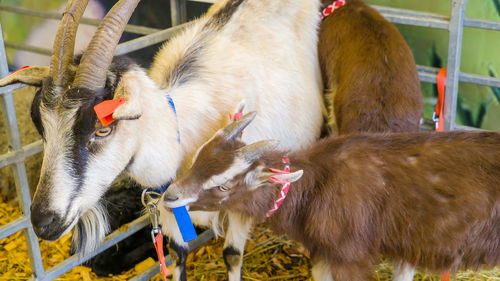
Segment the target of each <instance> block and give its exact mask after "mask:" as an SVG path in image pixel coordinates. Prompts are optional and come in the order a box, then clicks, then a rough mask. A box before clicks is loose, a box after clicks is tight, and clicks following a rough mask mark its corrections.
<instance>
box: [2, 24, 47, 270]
mask: <svg viewBox="0 0 500 281" xmlns="http://www.w3.org/2000/svg"><path fill="white" fill-rule="evenodd" d="M7 75H9V69H8V66H7V56H6V53H5V47H4V44H3V32H2V26H1V25H0V77H5V76H7ZM0 107H1V109H2V113H3V115H4V120H5V122H6V129H7V130H6V131H7V137H8V141H9V150H19V149H21V147H22V145H21V136H20V133H19V128H18V126H17V117H16V109H15V107H14V98H13V96H12V93H11V92H10V93H6V94H4V95H1V96H0ZM12 172H13V173H14V181H15V185H16V193H17V198H19V207H20V208H21V211H22V212H23V216H24V217H25V218H29V217H30V212H31V210H30V205H31V196H30V188H29V184H28V176H27V175H26V166H25V165H24V162H18V163H15V164H14V166H13V169H12ZM27 221H28V223H29V226H30V227H28V228H25V229H24V235H25V238H26V242H27V244H28V252H29V256H30V263H31V268H32V269H33V272H34V275H35V276H37V277H41V276H44V273H45V272H44V269H43V261H42V256H41V253H40V245H39V244H38V238H37V237H36V235H35V232H34V231H33V228H32V227H31V223H30V222H29V220H27Z"/></svg>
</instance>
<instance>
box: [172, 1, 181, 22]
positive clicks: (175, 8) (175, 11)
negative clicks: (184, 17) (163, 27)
mask: <svg viewBox="0 0 500 281" xmlns="http://www.w3.org/2000/svg"><path fill="white" fill-rule="evenodd" d="M170 18H171V19H172V26H176V25H179V24H180V23H181V14H180V5H179V0H170Z"/></svg>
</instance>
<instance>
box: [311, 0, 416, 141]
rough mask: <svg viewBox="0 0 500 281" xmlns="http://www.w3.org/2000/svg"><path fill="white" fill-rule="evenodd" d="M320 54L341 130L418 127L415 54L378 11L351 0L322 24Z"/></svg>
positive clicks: (344, 131)
mask: <svg viewBox="0 0 500 281" xmlns="http://www.w3.org/2000/svg"><path fill="white" fill-rule="evenodd" d="M324 2H330V1H324ZM319 58H320V64H321V68H322V73H323V80H324V84H325V85H324V86H325V88H326V89H329V91H331V93H332V95H333V96H334V97H333V109H332V108H330V111H334V113H335V116H334V117H330V118H332V119H336V122H337V128H338V131H339V133H340V134H346V133H353V132H416V131H418V128H419V122H420V116H421V110H422V97H421V93H420V83H419V79H418V75H417V70H416V65H415V61H414V59H413V55H412V53H411V50H410V48H409V47H408V45H407V44H406V42H405V40H404V39H403V37H402V36H401V34H400V33H399V31H398V30H397V29H396V28H395V27H394V26H393V25H392V24H391V23H389V22H388V21H387V20H386V19H384V18H383V16H382V15H381V14H380V13H378V12H377V11H376V10H374V9H373V8H371V7H369V6H368V5H366V4H364V3H363V2H362V1H360V0H347V3H346V4H345V5H344V6H343V7H341V8H340V9H338V10H336V11H335V12H334V13H333V14H332V15H330V16H329V17H327V18H326V19H325V20H324V21H323V23H322V24H321V25H320V34H319ZM326 101H327V103H331V102H332V97H329V95H327V96H326ZM330 106H331V104H330Z"/></svg>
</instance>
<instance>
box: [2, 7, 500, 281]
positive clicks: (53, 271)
mask: <svg viewBox="0 0 500 281" xmlns="http://www.w3.org/2000/svg"><path fill="white" fill-rule="evenodd" d="M187 1H188V0H170V4H171V5H170V9H171V16H172V23H173V25H174V27H171V28H169V29H166V30H159V29H154V28H147V27H142V26H136V25H128V26H127V28H126V29H125V30H126V32H130V33H135V34H140V35H142V36H141V37H139V38H137V39H133V40H130V41H127V42H124V43H122V44H120V45H119V46H118V48H117V50H116V55H123V54H127V53H130V52H133V51H136V50H139V49H142V48H145V47H148V46H151V45H154V44H157V43H160V42H163V41H165V40H168V39H169V38H170V37H172V36H173V35H174V34H175V33H176V32H178V31H179V30H181V29H182V28H183V26H185V25H188V24H189V23H186V18H187V17H186V14H187V13H186V11H187V5H186V3H187ZM196 2H206V3H212V2H213V1H210V0H198V1H196ZM450 2H451V3H450V4H451V15H450V16H443V15H438V14H431V13H424V12H417V11H411V10H404V9H395V8H389V7H382V6H375V7H376V8H377V9H378V10H379V11H380V12H381V13H382V14H383V15H384V16H385V17H386V18H387V19H388V20H390V21H391V22H393V23H398V24H403V25H413V26H420V27H425V28H434V29H442V30H448V31H449V43H448V65H447V68H448V72H447V77H446V85H447V87H446V96H445V97H446V98H445V101H444V129H445V130H454V129H473V128H471V127H466V126H459V125H457V124H456V122H455V120H456V107H457V98H458V85H459V82H466V83H473V84H479V85H484V86H489V87H497V88H500V79H498V78H493V77H487V76H481V75H476V74H470V73H464V72H461V71H460V60H461V54H462V53H461V50H462V35H463V30H464V27H472V28H480V29H489V30H495V31H500V22H495V21H487V20H481V19H473V18H467V17H465V10H466V4H467V0H451V1H450ZM0 11H7V12H12V13H18V14H24V15H30V16H35V17H42V18H52V19H59V18H60V17H61V15H59V14H58V13H52V12H40V11H34V10H29V9H26V8H22V7H17V6H12V5H7V4H0ZM98 23H99V21H97V20H90V19H83V20H82V24H90V25H97V24H98ZM0 30H1V26H0ZM5 48H14V49H20V50H25V51H30V52H35V53H40V54H44V55H50V54H51V50H47V49H42V48H39V47H34V46H28V45H22V44H13V43H11V42H6V41H4V40H3V37H2V33H1V32H0V77H5V76H7V75H8V74H9V70H8V66H7V57H6V52H5ZM438 71H439V69H437V68H433V67H429V66H421V65H419V66H418V72H419V77H420V80H421V81H422V82H428V83H436V77H437V73H438ZM22 87H24V85H14V86H7V87H0V100H1V103H0V104H1V111H2V116H3V117H2V118H4V119H5V124H6V130H7V132H6V134H7V137H8V145H9V147H8V150H9V151H8V153H6V154H3V155H0V168H3V167H6V166H11V167H12V172H13V173H14V177H15V185H16V192H17V197H18V199H19V205H20V208H21V210H22V213H23V216H22V217H21V218H19V219H17V220H15V221H13V222H11V223H8V224H7V225H3V226H1V227H0V240H1V239H4V238H6V237H8V236H10V235H13V234H15V233H17V232H20V231H23V232H24V235H25V237H26V241H27V243H28V249H29V256H30V262H31V268H32V269H33V274H34V276H33V279H32V280H52V279H54V278H56V277H58V276H60V275H62V274H64V273H65V272H67V271H69V270H70V269H72V268H74V267H76V266H78V265H79V264H80V263H82V262H84V261H86V260H88V259H90V258H92V257H93V256H95V255H97V254H99V253H101V252H103V251H104V250H106V249H108V248H110V247H112V246H113V245H114V244H116V243H118V242H120V241H122V240H123V239H125V238H127V237H129V236H130V235H132V234H134V233H135V232H137V231H139V230H140V229H142V228H143V227H145V226H147V225H148V223H149V218H148V216H147V215H145V216H142V217H140V218H138V219H136V220H134V221H133V222H131V223H129V224H127V225H126V227H122V228H120V229H119V230H116V231H114V232H113V233H111V234H110V235H109V236H108V237H107V238H106V240H105V241H104V243H103V244H101V245H100V246H99V248H98V249H97V250H96V251H95V252H93V253H91V254H89V255H86V256H84V257H83V258H82V259H78V258H77V257H76V256H72V257H70V258H68V259H66V260H65V261H64V262H62V263H60V264H59V265H57V266H55V267H52V268H50V269H49V270H45V269H44V266H43V262H42V256H41V252H40V247H39V242H38V238H37V237H36V235H35V233H34V231H33V228H32V226H31V222H30V205H31V198H30V188H29V184H28V178H27V173H26V167H25V161H26V159H27V158H29V157H31V156H33V155H35V154H38V153H40V152H42V150H43V145H42V141H41V140H39V141H36V142H33V143H31V144H28V145H25V146H22V145H21V137H20V132H19V128H18V125H17V113H16V110H15V108H14V99H13V91H14V90H17V89H20V88H22ZM23 114H25V113H23ZM212 237H213V234H212V233H211V232H210V231H205V232H204V233H203V234H202V235H200V236H199V237H198V239H197V240H195V241H193V242H191V243H190V249H191V250H192V249H194V248H197V247H199V246H201V245H202V244H204V243H205V242H206V241H208V240H210V239H211V238H212ZM170 261H171V260H170V258H169V257H167V263H168V262H170ZM158 272H159V268H158V266H156V265H155V266H151V267H150V268H148V269H147V270H145V271H144V272H143V273H141V274H140V275H138V276H136V277H134V278H133V279H132V280H147V279H149V278H150V277H152V276H154V275H155V274H157V273H158Z"/></svg>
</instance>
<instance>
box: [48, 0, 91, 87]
mask: <svg viewBox="0 0 500 281" xmlns="http://www.w3.org/2000/svg"><path fill="white" fill-rule="evenodd" d="M88 2H89V0H69V1H68V4H67V5H66V8H65V10H64V14H63V17H62V19H61V22H60V23H59V29H58V30H57V34H56V38H55V40H54V52H53V54H52V58H51V59H50V76H51V77H52V80H53V83H54V85H57V86H64V85H66V84H67V83H68V82H69V77H70V76H71V75H70V73H69V72H68V65H70V64H71V63H72V62H73V56H74V49H75V40H76V31H77V30H78V24H79V23H80V18H81V17H82V15H83V12H84V11H85V8H86V7H87V4H88Z"/></svg>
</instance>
